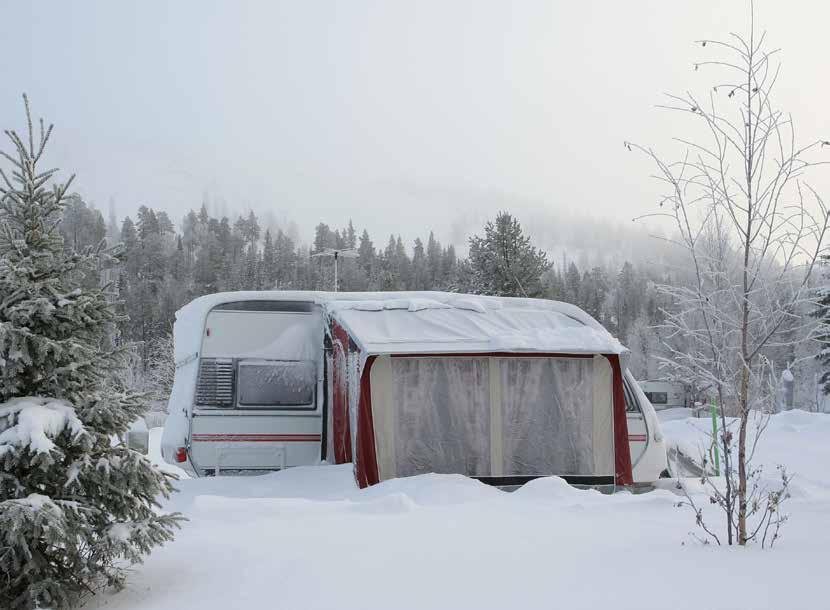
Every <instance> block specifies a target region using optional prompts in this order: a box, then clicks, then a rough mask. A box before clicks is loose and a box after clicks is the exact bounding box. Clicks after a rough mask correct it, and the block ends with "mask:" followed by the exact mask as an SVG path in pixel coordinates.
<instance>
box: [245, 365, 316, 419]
mask: <svg viewBox="0 0 830 610" xmlns="http://www.w3.org/2000/svg"><path fill="white" fill-rule="evenodd" d="M238 370H239V379H238V384H237V387H238V388H239V395H238V402H239V406H245V407H285V408H287V407H293V408H297V407H301V408H302V407H312V408H313V406H314V405H313V402H314V388H315V386H316V381H317V379H316V374H315V368H314V363H313V362H310V361H305V360H255V361H250V360H248V361H245V360H243V361H240V362H239V369H238Z"/></svg>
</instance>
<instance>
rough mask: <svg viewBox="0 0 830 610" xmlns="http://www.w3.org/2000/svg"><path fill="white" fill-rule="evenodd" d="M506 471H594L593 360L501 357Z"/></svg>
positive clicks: (526, 473) (577, 472) (564, 472)
mask: <svg viewBox="0 0 830 610" xmlns="http://www.w3.org/2000/svg"><path fill="white" fill-rule="evenodd" d="M499 374H500V376H501V380H500V381H501V396H502V400H501V413H502V449H503V468H504V474H505V475H515V476H530V475H549V474H559V475H581V474H584V475H590V474H594V452H593V383H592V374H593V361H592V360H591V359H589V358H573V359H565V358H539V359H537V358H501V359H499Z"/></svg>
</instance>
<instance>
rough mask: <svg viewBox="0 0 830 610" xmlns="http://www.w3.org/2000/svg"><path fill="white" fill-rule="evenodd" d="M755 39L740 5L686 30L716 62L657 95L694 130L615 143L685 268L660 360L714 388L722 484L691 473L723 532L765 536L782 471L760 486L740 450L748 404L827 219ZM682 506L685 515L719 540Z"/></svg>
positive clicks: (753, 401)
mask: <svg viewBox="0 0 830 610" xmlns="http://www.w3.org/2000/svg"><path fill="white" fill-rule="evenodd" d="M765 38H766V33H765V32H762V33H759V32H758V31H756V28H755V18H754V10H753V8H752V6H751V5H750V28H749V32H748V33H747V34H745V35H740V34H734V33H733V34H730V36H729V38H728V39H726V40H700V41H698V43H699V45H700V48H701V51H702V52H703V53H709V52H715V53H716V54H717V56H716V57H713V58H711V59H706V60H703V61H701V62H700V63H696V64H694V70H695V71H698V70H703V69H708V70H711V71H713V72H716V73H717V76H716V80H715V82H714V83H713V84H714V86H709V88H708V93H707V94H706V95H702V96H699V95H697V94H694V93H692V92H687V93H685V94H684V95H668V102H667V103H666V104H665V105H663V106H661V108H665V109H668V110H670V111H672V112H677V113H680V114H683V115H686V116H689V117H690V118H691V119H693V120H694V121H696V122H697V125H698V129H699V130H700V131H699V133H700V134H703V135H701V137H698V138H692V139H683V138H675V141H676V142H677V143H679V144H680V145H681V148H682V149H683V152H682V153H681V154H680V156H679V158H678V159H677V160H674V161H666V160H664V158H663V157H662V156H660V155H659V154H658V153H657V152H655V151H654V150H653V149H652V148H650V147H646V146H642V145H638V144H634V143H630V142H626V143H625V146H626V148H628V149H629V150H637V151H640V152H642V153H645V154H646V155H647V157H648V158H649V159H650V160H651V161H653V163H654V164H655V166H656V172H655V175H654V177H655V178H656V179H657V180H658V181H660V183H661V184H663V185H664V186H665V189H666V190H665V193H664V194H663V195H662V196H661V198H660V201H659V206H660V207H661V208H662V209H661V210H660V211H659V212H658V213H657V215H659V216H665V217H668V218H669V219H671V221H672V222H673V224H674V227H675V229H676V237H674V238H672V241H673V242H674V243H675V244H676V245H677V246H679V247H680V248H682V249H683V250H684V251H685V252H686V253H687V255H688V261H689V264H690V267H691V269H692V272H691V275H692V281H691V282H690V284H689V285H687V286H663V287H662V290H663V291H664V292H665V293H667V294H668V295H669V296H670V297H671V298H672V300H673V302H674V303H675V307H674V308H672V309H671V310H668V311H666V312H665V314H666V322H665V325H664V330H665V331H666V332H667V336H668V337H669V340H668V346H667V347H668V348H669V355H670V357H669V358H668V359H667V360H666V363H665V364H666V366H668V367H669V368H670V369H671V370H672V371H673V372H674V373H675V374H676V375H678V376H680V377H684V378H687V379H693V380H694V381H695V382H696V383H697V384H698V385H699V386H700V387H708V388H710V393H711V394H712V395H713V396H716V397H717V404H718V407H719V411H718V414H719V419H720V424H721V425H720V431H719V433H718V435H717V436H718V438H717V439H713V442H716V443H718V444H719V446H720V448H721V452H722V456H723V462H724V463H723V464H722V466H723V468H722V471H723V474H724V475H725V476H724V480H723V484H720V483H715V482H712V481H711V480H708V478H707V474H706V473H707V468H706V464H704V469H703V472H704V475H703V476H704V481H708V482H709V483H710V485H709V489H711V496H710V498H711V502H712V503H715V504H718V505H719V506H721V507H722V508H723V510H724V512H725V515H726V538H725V541H726V542H727V543H728V544H735V543H737V544H739V545H745V544H747V543H748V542H750V541H752V540H762V541H763V542H764V543H773V542H774V539H775V537H777V528H778V527H779V526H780V523H781V522H782V520H783V519H782V517H781V515H780V513H779V512H778V510H779V507H780V502H781V500H782V499H783V498H784V497H786V487H787V483H788V480H789V478H788V475H787V474H786V471H784V470H782V471H781V477H780V479H779V481H780V485H779V486H778V487H777V488H775V489H770V487H769V486H765V485H764V484H762V483H761V479H760V469H759V468H756V467H754V466H753V465H752V458H753V456H754V453H755V449H756V447H757V443H758V440H759V438H760V436H761V435H762V433H763V429H764V427H765V426H766V420H765V416H764V415H762V414H764V413H769V412H771V411H772V410H773V406H774V401H775V386H776V381H777V375H776V373H775V371H774V364H773V362H774V361H773V359H772V358H771V353H773V352H775V350H780V349H781V348H782V347H786V346H792V345H793V342H797V341H799V340H801V338H803V337H805V336H807V335H809V333H805V332H803V331H804V327H805V326H806V325H808V324H812V321H811V320H808V319H807V318H805V317H804V316H803V311H804V309H805V303H806V302H807V301H809V300H810V299H811V293H810V289H809V280H810V276H811V274H812V272H813V269H814V266H815V264H816V261H817V259H818V258H819V256H820V253H821V251H822V243H823V239H824V235H825V232H826V230H827V226H828V210H827V208H826V207H825V205H824V202H823V200H822V198H821V197H820V196H819V194H818V193H817V192H816V190H814V189H813V188H812V187H811V186H810V183H809V182H808V181H807V177H808V172H809V170H811V169H813V168H815V167H817V166H819V165H823V164H824V163H827V161H826V160H824V161H823V160H822V158H821V156H820V154H819V153H821V152H823V149H824V147H825V146H828V145H830V142H828V141H826V140H821V139H813V140H808V141H807V142H806V143H802V144H799V143H797V138H796V133H795V129H794V125H793V122H792V118H791V117H790V116H789V115H788V114H785V113H784V112H783V111H782V110H780V109H779V108H777V107H776V106H775V105H774V104H773V100H772V92H773V90H774V88H775V83H776V81H777V79H778V75H779V71H780V62H778V61H777V60H776V58H777V52H778V50H767V48H766V46H765V44H764V43H765ZM825 150H830V149H825ZM673 338H674V339H677V341H672V339H673ZM673 345H674V346H675V347H672V346H673ZM678 346H682V348H681V347H678ZM779 373H780V371H779ZM753 414H754V415H753ZM728 416H734V419H732V418H730V417H728ZM751 422H753V424H751ZM750 428H754V430H752V429H750ZM736 431H737V434H735V432H736ZM735 436H737V439H736V438H735ZM692 506H693V508H694V509H695V511H696V512H697V516H698V524H699V525H702V526H703V527H704V529H706V531H707V532H708V533H710V534H711V535H712V536H713V538H714V539H715V540H716V541H717V542H718V543H721V537H718V536H717V535H716V534H715V532H714V531H713V530H711V529H709V528H707V527H706V526H705V524H703V522H702V518H703V517H702V511H701V510H700V508H699V507H697V506H695V505H694V503H692ZM765 537H769V538H768V539H766V540H764V538H765Z"/></svg>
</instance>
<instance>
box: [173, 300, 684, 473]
mask: <svg viewBox="0 0 830 610" xmlns="http://www.w3.org/2000/svg"><path fill="white" fill-rule="evenodd" d="M392 299H394V302H395V303H396V305H399V304H400V303H401V301H402V300H406V299H411V300H412V301H413V302H416V301H417V302H419V303H420V302H421V301H423V300H425V299H427V300H431V301H439V302H442V303H453V302H454V301H457V302H458V303H461V302H462V300H463V302H464V304H463V306H464V307H465V308H469V306H470V302H471V300H481V301H482V302H484V303H487V304H488V306H493V305H494V304H495V305H498V303H497V301H500V300H503V301H507V300H508V299H500V298H499V297H481V296H469V295H458V294H451V293H440V292H418V293H411V292H410V293H406V292H395V293H328V292H300V291H258V292H230V293H218V294H213V295H207V296H204V297H200V298H198V299H196V300H194V301H193V302H191V303H189V304H188V305H186V306H185V307H183V308H182V309H181V310H179V312H177V314H176V324H175V326H174V351H175V359H176V376H175V381H174V384H173V391H172V392H171V395H170V401H169V405H168V413H169V416H168V419H167V423H166V425H165V429H164V434H163V437H162V447H161V449H162V455H163V457H164V459H165V460H166V461H168V462H170V463H172V464H176V465H177V466H180V467H184V468H185V469H186V470H188V471H189V472H190V473H191V474H195V475H197V476H203V475H206V474H217V473H221V472H226V473H232V472H239V471H271V470H280V469H283V468H287V467H291V466H300V465H312V464H317V463H320V461H321V460H325V459H326V445H327V442H326V431H327V422H326V417H327V410H328V409H329V405H328V396H329V394H330V391H331V383H332V381H331V379H330V375H328V374H327V364H326V356H325V349H324V346H325V344H326V329H327V326H328V320H327V316H326V308H327V306H329V305H331V304H332V303H333V302H335V301H344V300H351V301H367V300H370V301H371V300H378V301H387V302H392V301H391V300H392ZM509 301H510V303H511V306H513V307H515V306H516V305H517V304H518V305H520V306H521V305H527V306H528V307H531V306H534V307H536V306H539V304H542V305H544V306H545V307H548V308H554V309H557V310H561V311H563V312H565V313H566V315H568V316H570V317H573V318H574V319H577V320H578V321H579V322H581V323H583V324H585V325H587V326H590V327H592V328H594V329H596V330H599V331H600V332H603V333H605V334H607V331H605V330H604V329H603V328H602V327H601V326H600V325H599V323H597V322H596V321H595V320H594V319H593V318H591V317H590V316H589V315H588V314H586V313H585V312H583V311H582V310H580V309H578V308H576V307H574V306H572V305H567V304H563V303H556V302H553V301H540V300H536V299H509ZM475 310H476V308H475V307H473V308H471V312H472V313H474V312H475ZM609 337H610V336H609ZM623 349H624V348H623ZM626 354H627V352H626ZM623 362H624V360H623ZM624 385H625V398H626V405H627V424H628V438H629V446H630V450H631V462H632V472H633V477H634V481H635V483H649V482H653V481H655V480H656V479H657V478H659V477H660V476H661V475H662V474H663V472H664V471H665V470H666V464H667V462H666V449H665V445H664V442H663V437H662V434H661V432H660V426H659V422H658V420H657V416H656V414H655V412H654V409H653V408H652V406H651V404H650V403H649V401H648V400H647V399H646V397H645V395H644V394H643V391H642V389H641V388H640V387H639V385H638V384H637V383H636V381H635V380H634V378H633V377H632V376H631V374H630V373H628V372H626V373H625V383H624Z"/></svg>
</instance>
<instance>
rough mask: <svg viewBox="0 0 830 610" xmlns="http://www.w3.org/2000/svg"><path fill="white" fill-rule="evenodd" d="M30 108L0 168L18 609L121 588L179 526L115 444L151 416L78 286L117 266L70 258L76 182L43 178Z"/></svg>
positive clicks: (0, 372) (6, 595) (7, 442)
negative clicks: (69, 207)
mask: <svg viewBox="0 0 830 610" xmlns="http://www.w3.org/2000/svg"><path fill="white" fill-rule="evenodd" d="M24 105H25V109H26V118H27V127H28V129H27V134H26V135H27V136H28V137H27V138H26V139H25V140H24V139H23V138H21V137H20V136H19V135H18V134H17V133H16V132H14V131H7V132H6V135H7V136H8V137H9V139H10V140H11V142H12V144H13V147H14V150H13V153H12V154H7V153H2V156H3V158H4V159H5V160H6V161H8V162H9V163H10V164H11V166H12V168H11V172H6V171H1V170H0V574H2V575H3V576H2V579H0V607H2V608H12V609H18V608H35V607H45V606H54V607H66V606H69V605H71V604H73V603H75V602H76V601H78V600H79V598H81V597H82V596H83V595H84V594H86V593H90V592H93V591H95V590H96V589H99V588H101V587H103V586H107V585H114V586H121V585H123V584H124V580H125V574H126V570H127V568H128V567H129V565H130V564H132V563H136V562H140V561H141V559H142V557H143V556H144V555H145V554H146V553H148V552H149V551H150V549H151V548H152V547H154V546H157V545H159V544H162V543H164V542H165V541H168V540H171V539H172V536H173V530H174V528H175V527H176V526H177V524H178V521H179V519H180V517H179V516H178V515H175V514H173V515H165V514H160V513H159V512H158V511H157V510H156V509H157V508H159V505H158V500H157V499H158V498H159V496H164V497H166V496H167V495H168V494H169V493H170V491H171V490H172V487H171V480H170V478H169V477H168V476H167V475H164V474H162V473H160V472H159V471H157V470H156V469H155V468H154V467H153V466H152V465H151V463H150V462H149V461H148V460H147V459H146V458H145V457H144V456H142V455H140V454H139V453H137V452H134V451H132V450H130V449H128V448H127V447H126V446H124V444H122V443H121V442H119V441H118V439H120V438H122V437H123V436H124V434H125V432H126V430H127V428H128V427H129V425H130V423H131V422H132V421H134V420H135V419H136V418H137V417H139V416H140V415H141V414H142V413H143V412H144V410H145V406H144V404H143V400H142V397H141V396H137V395H131V394H128V393H126V392H125V391H123V390H122V389H121V388H119V386H118V382H117V375H116V374H117V372H118V371H119V369H120V367H121V366H122V362H123V361H122V358H123V355H124V354H123V352H122V351H120V350H118V349H114V348H112V347H111V342H110V339H109V337H110V333H111V332H112V330H113V327H114V325H115V324H116V323H117V322H118V321H119V315H118V313H117V311H116V309H115V305H114V304H113V303H110V302H108V299H107V297H106V294H105V293H104V291H103V290H102V289H101V288H100V287H98V286H95V287H89V286H88V285H85V284H82V283H81V279H82V278H83V277H84V276H85V275H87V274H89V273H91V272H93V271H94V270H95V269H97V268H98V265H99V264H101V263H102V262H106V259H107V258H108V255H107V253H106V252H104V251H103V249H102V246H98V247H95V248H92V247H88V248H86V249H84V250H83V251H81V252H78V251H74V250H69V251H68V250H65V248H64V244H63V239H62V237H61V235H60V232H59V228H58V227H59V223H60V220H61V216H62V213H63V209H64V207H65V205H66V199H67V197H66V192H67V189H68V187H69V183H70V182H71V179H70V180H69V181H68V182H66V183H64V184H62V185H59V184H54V183H53V178H54V177H55V172H56V170H47V171H41V170H40V169H39V168H38V167H39V165H40V162H41V161H42V156H43V153H44V148H45V147H46V144H47V142H48V140H49V136H50V134H51V131H52V127H51V126H49V127H48V128H46V127H45V126H44V124H43V121H41V122H40V129H39V133H38V134H36V133H35V131H36V130H35V129H34V128H33V126H32V121H31V116H30V113H29V105H28V101H27V100H26V98H25V96H24ZM36 135H38V136H39V137H37V138H36V137H35V136H36ZM38 433H42V434H38Z"/></svg>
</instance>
